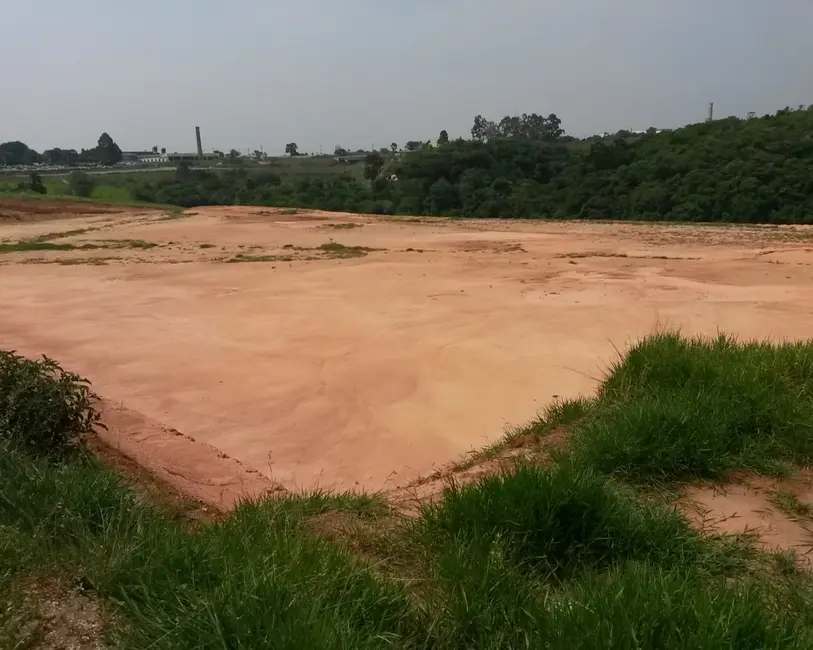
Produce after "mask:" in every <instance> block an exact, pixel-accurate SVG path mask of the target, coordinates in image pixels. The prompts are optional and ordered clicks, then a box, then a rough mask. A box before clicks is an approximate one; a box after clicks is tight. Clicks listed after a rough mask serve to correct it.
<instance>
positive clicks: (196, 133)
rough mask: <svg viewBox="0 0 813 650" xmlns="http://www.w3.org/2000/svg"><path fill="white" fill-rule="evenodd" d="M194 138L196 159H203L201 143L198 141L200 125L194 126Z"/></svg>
mask: <svg viewBox="0 0 813 650" xmlns="http://www.w3.org/2000/svg"><path fill="white" fill-rule="evenodd" d="M195 139H196V140H197V141H198V159H199V160H203V145H202V144H201V143H200V127H199V126H196V127H195Z"/></svg>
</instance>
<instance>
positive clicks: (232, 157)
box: [229, 149, 240, 160]
mask: <svg viewBox="0 0 813 650" xmlns="http://www.w3.org/2000/svg"><path fill="white" fill-rule="evenodd" d="M239 157H240V152H239V151H237V149H232V150H231V151H229V159H230V160H236V159H237V158H239Z"/></svg>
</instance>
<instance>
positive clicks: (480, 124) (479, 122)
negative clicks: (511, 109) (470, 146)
mask: <svg viewBox="0 0 813 650" xmlns="http://www.w3.org/2000/svg"><path fill="white" fill-rule="evenodd" d="M496 135H497V125H496V124H495V123H494V122H491V121H490V120H487V119H486V118H484V117H483V116H482V115H477V116H476V117H475V118H474V125H473V126H472V127H471V137H472V140H476V141H477V142H488V141H489V140H493V139H494V137H495V136H496Z"/></svg>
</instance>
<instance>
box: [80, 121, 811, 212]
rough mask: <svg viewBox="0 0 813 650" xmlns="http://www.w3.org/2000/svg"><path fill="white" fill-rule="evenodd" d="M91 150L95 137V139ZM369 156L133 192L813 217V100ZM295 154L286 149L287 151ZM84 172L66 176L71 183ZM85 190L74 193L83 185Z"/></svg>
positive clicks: (503, 134) (292, 202)
mask: <svg viewBox="0 0 813 650" xmlns="http://www.w3.org/2000/svg"><path fill="white" fill-rule="evenodd" d="M99 146H100V147H101V146H102V142H101V139H100V145H99ZM406 149H407V151H405V152H404V151H398V150H397V145H395V144H394V143H393V146H392V147H391V148H390V149H383V150H381V151H377V152H371V153H368V154H367V155H366V158H365V159H364V174H363V176H364V178H363V179H362V178H358V177H356V176H353V175H350V174H345V175H339V176H337V177H330V178H324V177H316V176H314V177H308V176H306V177H298V178H294V179H288V180H284V179H282V178H281V177H280V176H278V175H276V174H274V173H271V172H266V171H262V172H259V173H251V172H249V171H247V170H245V169H230V170H224V171H220V172H215V171H211V170H200V169H191V168H189V166H188V165H185V164H182V165H181V166H179V167H178V169H177V170H176V172H175V173H174V174H167V175H166V177H165V178H162V179H159V180H155V179H145V178H139V176H142V175H139V174H134V175H132V176H128V177H126V178H123V179H121V180H119V179H117V180H116V181H114V182H117V183H123V184H126V185H127V187H128V188H129V189H130V191H131V194H133V196H134V198H136V199H139V200H142V201H151V202H158V203H171V204H176V205H181V206H185V207H192V206H196V205H230V204H243V205H247V204H253V205H267V206H280V207H303V208H316V209H322V210H338V211H348V212H368V213H377V214H402V215H416V216H418V215H432V216H451V217H469V218H484V217H491V218H494V217H506V218H556V219H621V220H624V219H635V220H675V221H677V220H679V221H721V222H750V223H813V107H811V108H807V109H805V108H804V107H801V108H800V109H790V108H785V109H782V110H780V111H777V112H776V113H775V114H772V115H765V116H763V117H756V116H753V115H749V117H748V118H745V119H740V118H736V117H729V118H726V119H721V120H716V121H712V122H704V123H701V124H694V125H690V126H686V127H683V128H680V129H675V130H664V131H658V130H657V129H654V128H650V129H648V130H647V131H646V132H643V133H638V134H633V133H630V132H618V133H616V134H614V135H610V136H593V137H591V138H587V139H577V138H573V137H570V136H568V135H567V134H566V133H565V131H564V129H563V128H562V123H561V121H560V119H559V118H558V117H557V116H556V115H548V116H547V117H545V116H542V115H537V114H530V115H528V114H523V115H520V116H507V117H505V118H503V119H502V120H500V121H497V122H494V121H491V120H489V119H486V118H484V117H483V116H479V115H478V116H477V117H476V118H474V123H473V125H472V129H471V137H470V138H468V139H463V138H458V139H456V140H452V139H450V138H449V136H448V133H447V132H446V131H442V132H441V133H440V135H439V136H438V138H437V139H436V140H435V141H434V142H432V141H419V140H415V141H410V143H408V145H407V147H406ZM290 153H293V152H290ZM81 180H82V179H76V181H77V185H78V186H81V182H79V181H81ZM80 189H81V188H80Z"/></svg>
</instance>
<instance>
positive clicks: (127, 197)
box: [0, 180, 180, 210]
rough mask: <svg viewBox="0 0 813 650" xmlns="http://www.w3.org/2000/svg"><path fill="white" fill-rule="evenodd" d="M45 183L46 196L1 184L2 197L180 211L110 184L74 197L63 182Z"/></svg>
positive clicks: (0, 194) (52, 181) (175, 207)
mask: <svg viewBox="0 0 813 650" xmlns="http://www.w3.org/2000/svg"><path fill="white" fill-rule="evenodd" d="M44 183H45V187H46V189H47V193H46V194H37V193H36V192H27V191H19V190H17V189H16V188H14V187H13V186H12V185H10V184H0V196H4V197H8V198H15V199H28V200H32V201H71V202H76V203H94V204H99V205H109V206H121V207H134V208H149V209H155V210H160V209H166V210H175V209H180V208H178V207H177V206H174V205H167V204H161V203H147V202H144V201H136V200H135V199H133V198H132V194H131V193H130V191H129V190H128V189H126V188H124V187H121V186H118V185H113V184H108V183H101V184H99V185H96V186H95V187H94V189H93V194H92V195H91V196H90V197H82V196H74V195H73V194H71V191H70V188H69V187H68V185H67V184H66V183H63V182H61V181H54V180H46V181H44Z"/></svg>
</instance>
